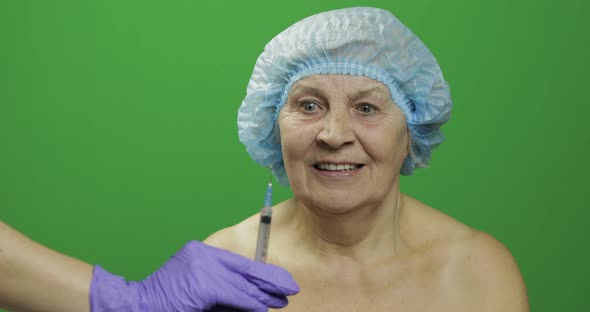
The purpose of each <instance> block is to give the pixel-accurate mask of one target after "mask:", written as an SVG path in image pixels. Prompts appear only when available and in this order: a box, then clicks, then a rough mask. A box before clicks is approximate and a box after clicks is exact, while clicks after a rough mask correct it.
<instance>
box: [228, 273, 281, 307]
mask: <svg viewBox="0 0 590 312" xmlns="http://www.w3.org/2000/svg"><path fill="white" fill-rule="evenodd" d="M224 282H225V286H224V288H225V289H232V290H233V291H235V292H240V293H245V294H248V295H249V296H250V297H252V298H254V299H256V300H258V301H259V302H261V303H262V304H264V305H265V306H268V307H271V308H283V307H285V306H286V305H287V304H288V303H289V301H288V300H287V297H286V296H284V295H275V294H270V293H267V292H266V291H264V290H262V289H260V288H259V287H258V286H256V285H255V284H253V283H251V282H250V281H248V280H246V279H245V278H244V277H242V276H239V275H234V277H233V278H231V279H226V280H225V281H224ZM226 294H227V292H226Z"/></svg>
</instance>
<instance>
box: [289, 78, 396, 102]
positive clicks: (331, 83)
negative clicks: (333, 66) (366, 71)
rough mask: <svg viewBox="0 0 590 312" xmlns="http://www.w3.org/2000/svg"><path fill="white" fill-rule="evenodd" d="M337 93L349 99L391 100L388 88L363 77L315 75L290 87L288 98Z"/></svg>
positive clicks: (302, 79)
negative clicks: (300, 95) (301, 95)
mask: <svg viewBox="0 0 590 312" xmlns="http://www.w3.org/2000/svg"><path fill="white" fill-rule="evenodd" d="M330 92H339V93H341V94H343V95H346V96H348V97H350V98H360V97H367V96H370V97H373V98H379V99H382V100H386V99H387V100H391V94H390V92H389V88H388V87H387V86H386V85H385V84H383V83H381V82H380V81H377V80H374V79H371V78H367V77H364V76H354V75H339V74H316V75H311V76H306V77H303V78H301V79H299V80H297V81H296V82H295V83H293V84H292V85H291V88H290V89H289V90H288V96H289V97H290V96H293V95H297V94H301V93H304V94H312V95H322V94H325V93H330Z"/></svg>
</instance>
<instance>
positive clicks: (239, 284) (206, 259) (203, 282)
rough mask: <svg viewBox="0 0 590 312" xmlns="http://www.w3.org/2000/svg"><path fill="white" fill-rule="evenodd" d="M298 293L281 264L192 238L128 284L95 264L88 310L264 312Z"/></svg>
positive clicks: (100, 311) (284, 303)
mask: <svg viewBox="0 0 590 312" xmlns="http://www.w3.org/2000/svg"><path fill="white" fill-rule="evenodd" d="M298 291H299V287H298V286H297V284H296V283H295V281H294V280H293V278H292V277H291V275H290V274H289V272H287V271H286V270H284V269H282V268H280V267H277V266H274V265H272V264H264V263H259V262H254V261H252V260H250V259H247V258H245V257H242V256H240V255H237V254H234V253H231V252H229V251H226V250H223V249H218V248H215V247H211V246H208V245H206V244H203V243H201V242H198V241H191V242H189V243H188V244H186V245H185V246H184V247H183V248H182V249H181V250H180V251H179V252H178V253H176V255H174V256H172V258H170V259H169V260H168V261H167V262H166V263H165V264H164V265H163V266H162V267H161V268H160V269H158V270H157V271H156V272H154V273H153V274H151V275H150V276H148V277H147V278H146V279H145V280H143V281H139V282H127V281H126V280H125V279H124V278H123V277H120V276H115V275H112V274H111V273H109V272H107V271H105V270H104V269H103V268H101V267H100V266H95V267H94V275H93V277H92V282H91V285H90V310H91V311H92V312H106V311H109V312H111V311H121V312H122V311H125V312H139V311H153V312H172V311H196V312H201V311H206V310H209V309H212V308H214V307H216V306H220V307H225V308H233V309H237V310H244V311H256V312H259V311H260V312H266V311H268V308H269V307H271V308H282V307H284V306H286V305H287V303H288V301H287V296H290V295H294V294H296V293H297V292H298Z"/></svg>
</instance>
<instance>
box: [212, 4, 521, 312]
mask: <svg viewBox="0 0 590 312" xmlns="http://www.w3.org/2000/svg"><path fill="white" fill-rule="evenodd" d="M450 111H451V99H450V94H449V88H448V85H447V83H446V82H445V80H444V79H443V76H442V73H441V70H440V68H439V65H438V64H437V62H436V60H435V58H434V57H433V56H432V54H431V53H430V51H429V50H428V48H427V47H426V46H425V45H424V44H423V43H422V42H421V41H420V40H419V39H418V38H417V37H416V36H415V35H414V34H413V33H412V32H411V31H410V30H409V29H408V28H406V27H405V26H404V25H403V24H401V23H400V21H399V20H397V19H396V18H395V17H394V16H393V15H391V13H389V12H387V11H384V10H380V9H374V8H350V9H342V10H335V11H329V12H324V13H321V14H317V15H314V16H311V17H308V18H306V19H304V20H302V21H300V22H298V23H296V24H294V25H292V26H291V27H289V28H288V29H286V30H285V31H283V32H282V33H280V34H279V35H277V36H276V37H275V38H274V39H272V41H271V42H270V43H269V44H268V45H267V46H266V48H265V50H264V52H263V53H262V55H260V57H259V59H258V61H257V63H256V66H255V68H254V73H253V75H252V78H251V80H250V83H249V85H248V90H247V95H246V98H245V99H244V101H243V103H242V105H241V107H240V109H239V112H238V126H239V132H240V139H241V141H242V142H243V143H244V144H245V145H246V147H247V150H248V152H249V153H250V155H251V156H252V157H253V158H254V159H255V160H256V161H257V162H258V163H259V164H261V165H263V166H271V165H272V170H273V173H274V175H275V177H276V178H277V179H278V180H279V181H280V182H281V183H283V184H289V185H290V186H291V188H292V191H293V194H294V197H293V198H291V199H289V200H287V201H284V202H282V203H279V204H277V205H276V206H274V211H275V213H274V216H273V223H272V230H271V233H272V234H271V240H270V245H269V251H268V261H269V262H270V263H273V264H276V265H279V266H282V267H284V268H286V269H287V270H288V271H290V272H291V273H292V274H293V276H294V278H295V280H296V281H297V283H298V284H299V286H300V293H299V294H297V295H295V296H293V297H292V298H291V300H290V304H289V306H287V307H286V308H285V310H286V311H453V312H458V311H469V312H472V311H480V312H481V311H504V312H511V311H528V301H527V296H526V290H525V286H524V283H523V280H522V278H521V275H520V272H519V270H518V267H517V265H516V264H515V261H514V259H513V258H512V256H511V254H510V252H509V251H508V250H507V249H506V248H505V247H504V246H503V245H502V244H501V243H499V242H498V241H496V240H495V239H494V238H493V237H491V236H490V235H487V234H485V233H482V232H479V231H477V230H474V229H472V228H470V227H468V226H466V225H464V224H461V223H460V222H458V221H456V220H455V219H453V218H451V217H449V216H447V215H445V214H443V213H441V212H439V211H437V210H436V209H434V208H431V207H429V206H427V205H425V204H423V203H421V202H420V201H418V200H416V199H413V198H411V197H409V196H407V195H405V194H402V193H401V192H400V190H399V183H400V180H399V174H400V173H401V174H404V175H409V174H411V173H412V171H413V170H414V169H415V168H416V167H422V166H425V165H427V164H428V161H429V159H430V155H431V150H432V149H434V148H435V147H436V146H438V145H439V144H440V143H441V141H442V135H441V132H440V129H439V128H440V126H441V125H442V124H444V123H445V122H446V121H447V120H448V119H449V115H450ZM258 220H259V216H258V215H255V216H252V217H250V218H248V219H246V220H244V221H243V222H241V223H239V224H237V225H235V226H233V227H230V228H227V229H223V230H221V231H219V232H217V233H215V234H213V235H212V236H210V237H209V238H208V239H207V240H206V241H205V242H206V243H208V244H211V245H214V246H217V247H221V248H224V249H228V250H230V251H233V252H235V253H238V254H241V255H244V256H248V257H252V256H253V255H254V250H255V245H256V237H257V230H258Z"/></svg>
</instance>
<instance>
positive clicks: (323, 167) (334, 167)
mask: <svg viewBox="0 0 590 312" xmlns="http://www.w3.org/2000/svg"><path fill="white" fill-rule="evenodd" d="M362 166H364V165H362V164H333V163H319V164H315V165H314V168H316V169H318V170H320V171H331V172H334V171H340V172H344V171H353V170H357V169H359V168H361V167H362Z"/></svg>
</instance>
